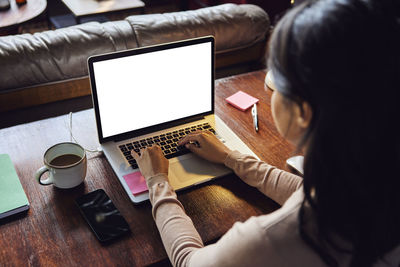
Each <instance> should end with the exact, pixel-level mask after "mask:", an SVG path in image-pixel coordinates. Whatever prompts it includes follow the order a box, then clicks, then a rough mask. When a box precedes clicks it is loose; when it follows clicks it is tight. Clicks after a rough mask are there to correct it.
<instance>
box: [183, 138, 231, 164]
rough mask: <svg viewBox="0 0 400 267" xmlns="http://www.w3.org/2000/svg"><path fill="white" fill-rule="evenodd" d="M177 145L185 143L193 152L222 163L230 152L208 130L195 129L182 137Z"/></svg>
mask: <svg viewBox="0 0 400 267" xmlns="http://www.w3.org/2000/svg"><path fill="white" fill-rule="evenodd" d="M178 144H179V145H185V146H186V148H188V149H190V151H192V152H193V153H195V154H197V155H199V156H200V157H202V158H204V159H206V160H209V161H211V162H215V163H221V164H223V163H224V161H225V159H226V157H227V156H228V154H229V153H230V152H231V150H230V149H229V148H227V147H226V146H225V145H224V144H223V143H222V142H221V141H220V140H218V138H217V137H216V136H215V135H214V134H213V133H211V132H209V131H197V132H193V133H190V134H188V135H187V136H185V137H184V138H182V139H181V140H180V141H179V143H178Z"/></svg>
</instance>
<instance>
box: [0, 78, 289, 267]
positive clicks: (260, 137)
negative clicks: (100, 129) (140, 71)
mask: <svg viewBox="0 0 400 267" xmlns="http://www.w3.org/2000/svg"><path fill="white" fill-rule="evenodd" d="M264 77H265V71H256V72H252V73H248V74H244V75H238V76H234V77H230V78H224V79H220V80H217V81H216V113H217V114H218V115H219V116H220V117H221V118H222V119H223V120H224V121H225V122H226V123H227V124H228V126H230V127H231V128H232V129H233V130H234V131H235V132H236V134H238V135H239V137H240V138H242V139H243V141H245V142H246V143H247V144H248V145H249V146H250V148H251V149H253V151H254V152H255V153H256V154H257V155H258V156H259V157H260V158H261V159H263V160H265V161H267V162H269V163H271V164H274V165H276V166H278V167H281V168H285V163H284V162H285V159H286V158H288V157H289V156H291V152H292V151H293V147H292V146H290V145H289V144H288V143H287V142H285V141H284V140H283V139H282V138H281V137H280V136H279V134H278V132H277V131H276V130H275V127H274V124H273V121H272V117H271V113H270V97H271V91H270V90H268V92H265V89H264ZM238 90H242V91H244V92H247V93H249V94H251V95H253V96H255V97H257V98H259V99H260V102H259V105H258V112H259V127H260V130H259V132H258V133H256V132H255V131H254V128H253V124H252V117H251V113H250V110H247V111H246V112H242V111H239V110H238V109H236V108H234V107H232V106H230V105H229V104H227V103H226V102H225V100H224V99H225V98H226V97H227V96H229V95H231V94H233V93H235V92H236V91H238ZM67 121H68V116H67V115H65V116H61V117H55V118H50V119H46V120H41V121H36V122H33V123H28V124H23V125H19V126H15V127H11V128H5V129H2V130H0V153H8V154H10V156H11V159H12V161H13V163H14V165H15V168H16V170H17V173H18V175H19V177H20V180H21V182H22V185H23V187H24V189H25V192H26V194H27V196H28V199H29V201H30V204H31V208H30V210H29V212H28V214H27V215H23V216H17V217H14V218H11V219H10V218H7V219H5V220H2V221H1V220H0V263H1V264H0V265H6V266H8V265H18V266H20V265H23V266H26V265H34V266H37V265H42V266H49V265H50V266H53V265H59V264H62V265H63V266H88V265H90V266H103V265H106V266H125V265H131V266H143V265H149V264H154V263H158V264H159V265H162V266H164V265H168V264H169V261H168V258H167V255H166V253H165V251H164V248H163V245H162V242H161V239H160V237H159V234H158V231H157V228H156V225H155V223H154V221H153V218H152V216H151V206H150V204H149V203H148V202H146V203H144V204H141V205H137V206H135V205H133V204H132V203H131V202H130V201H129V198H128V196H127V195H126V194H125V192H124V190H123V188H122V186H121V185H120V183H119V181H118V179H117V177H116V176H115V174H114V173H113V171H112V169H111V167H110V165H109V164H108V162H107V160H106V159H105V157H104V156H102V155H101V154H92V153H90V154H88V159H89V160H88V173H87V177H86V180H85V182H84V183H83V184H82V185H80V186H79V187H77V188H75V189H70V190H59V189H56V188H55V187H53V186H47V187H44V186H41V185H39V184H38V183H37V182H36V181H35V179H34V176H33V174H34V172H35V171H36V170H37V169H38V168H39V167H40V166H42V164H43V160H42V158H43V153H44V152H45V150H46V149H47V148H48V147H49V146H51V145H53V144H55V143H58V142H62V141H66V140H67V141H68V140H69V133H68V130H67ZM73 129H74V135H75V137H76V139H77V140H78V141H79V142H80V143H81V144H82V145H83V146H84V147H86V148H96V147H97V145H98V143H97V135H96V128H95V121H94V114H93V110H86V111H82V112H78V113H76V114H74V116H73ZM98 188H103V189H104V190H105V191H106V192H107V193H108V195H109V196H110V198H111V199H112V200H113V201H114V203H115V205H116V206H117V208H119V210H120V211H121V213H122V215H123V216H124V217H125V218H126V220H127V221H128V223H129V225H130V228H131V230H132V233H131V234H130V235H129V236H126V237H124V238H122V239H120V240H118V241H116V242H114V243H112V244H110V245H107V246H103V245H100V244H99V242H98V241H97V240H96V238H95V236H94V235H93V233H92V232H91V231H90V229H89V227H88V226H87V225H86V222H85V221H84V220H83V218H82V217H81V215H80V214H79V211H78V210H77V208H76V207H75V205H74V199H75V198H76V197H78V196H80V195H82V194H84V193H87V192H90V191H93V190H95V189H98ZM178 197H179V199H180V201H181V202H182V204H183V205H184V207H185V209H186V212H187V213H188V215H189V216H190V217H191V218H192V220H193V222H194V224H195V226H196V228H197V229H198V231H199V233H200V235H201V237H202V238H203V240H204V241H205V243H212V242H214V241H216V240H218V238H219V237H221V236H222V235H223V234H224V233H225V232H226V231H227V230H228V229H229V228H230V227H231V226H232V225H233V223H234V222H236V221H245V220H246V219H248V218H249V217H250V216H257V215H260V214H265V213H269V212H272V211H273V210H275V209H277V208H278V205H277V204H276V203H274V202H273V201H272V200H270V199H268V198H267V197H265V196H264V195H263V194H261V193H260V192H259V191H258V190H256V189H254V188H252V187H249V186H247V185H246V184H245V183H243V182H242V181H241V180H240V179H239V178H238V177H236V176H235V175H233V174H232V175H229V176H227V177H224V178H221V179H217V180H215V181H212V182H209V183H207V184H203V185H201V186H198V187H196V188H193V189H190V190H185V191H181V192H179V193H178Z"/></svg>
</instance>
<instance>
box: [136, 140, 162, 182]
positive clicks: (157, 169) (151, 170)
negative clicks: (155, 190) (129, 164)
mask: <svg viewBox="0 0 400 267" xmlns="http://www.w3.org/2000/svg"><path fill="white" fill-rule="evenodd" d="M140 153H141V155H140V156H139V155H138V154H137V153H132V156H133V158H134V159H135V160H136V162H137V164H138V165H139V169H140V172H141V173H142V175H143V177H144V178H145V179H147V178H149V177H152V176H154V175H157V174H160V173H164V174H166V175H168V167H169V162H168V160H167V159H166V158H165V157H164V155H163V153H162V151H161V148H160V147H159V146H157V145H156V146H151V147H146V148H145V149H142V150H141V151H140Z"/></svg>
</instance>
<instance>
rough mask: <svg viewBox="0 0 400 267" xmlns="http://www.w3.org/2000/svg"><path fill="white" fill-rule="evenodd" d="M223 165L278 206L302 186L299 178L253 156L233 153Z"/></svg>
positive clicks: (301, 180)
mask: <svg viewBox="0 0 400 267" xmlns="http://www.w3.org/2000/svg"><path fill="white" fill-rule="evenodd" d="M224 164H225V165H226V166H227V167H229V168H231V169H232V170H233V171H234V172H235V173H236V175H237V176H239V177H240V178H241V179H242V180H243V181H244V182H246V183H247V184H249V185H251V186H254V187H256V188H257V189H258V190H260V191H261V192H262V193H264V194H265V195H267V196H268V197H270V198H271V199H272V200H274V201H275V202H277V203H278V204H280V205H283V203H285V201H286V200H287V199H288V198H289V197H290V196H291V195H292V194H293V193H294V192H295V191H296V190H297V189H299V188H300V187H301V185H302V184H303V179H302V178H301V177H300V176H297V175H294V174H292V173H289V172H286V171H283V170H280V169H278V168H276V167H274V166H272V165H269V164H268V163H265V162H263V161H260V160H258V159H256V158H255V157H253V156H249V155H245V154H241V153H240V152H238V151H233V152H231V153H229V154H228V156H227V158H226V159H225V162H224Z"/></svg>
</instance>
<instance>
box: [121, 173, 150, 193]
mask: <svg viewBox="0 0 400 267" xmlns="http://www.w3.org/2000/svg"><path fill="white" fill-rule="evenodd" d="M123 177H124V179H125V182H126V184H127V185H128V187H129V189H130V190H131V192H132V194H134V195H137V194H140V193H143V192H146V191H147V190H149V189H148V188H147V184H146V180H145V179H144V177H143V176H142V174H141V173H140V171H137V172H132V173H130V174H127V175H124V176H123Z"/></svg>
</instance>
